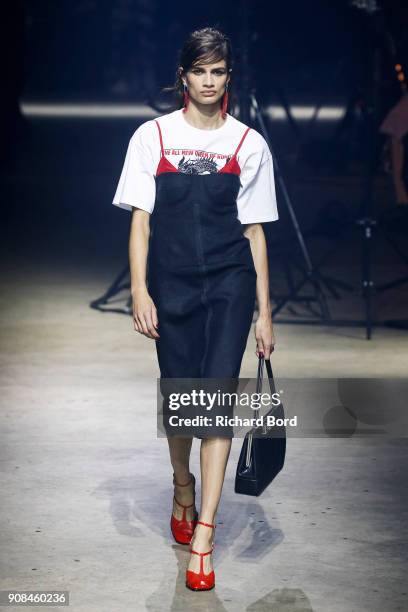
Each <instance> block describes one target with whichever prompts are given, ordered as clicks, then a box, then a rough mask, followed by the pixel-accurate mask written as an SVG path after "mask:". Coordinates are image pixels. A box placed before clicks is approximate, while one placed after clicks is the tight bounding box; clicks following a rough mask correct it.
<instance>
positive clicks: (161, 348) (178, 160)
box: [113, 28, 278, 591]
mask: <svg viewBox="0 0 408 612" xmlns="http://www.w3.org/2000/svg"><path fill="white" fill-rule="evenodd" d="M231 72H232V56H231V44H230V41H229V39H228V38H227V37H226V36H225V35H224V34H223V33H222V32H220V31H219V30H216V29H214V28H204V29H202V30H198V31H195V32H193V33H192V34H191V35H190V36H189V37H188V39H187V40H186V41H185V44H184V45H183V47H182V50H181V53H180V61H179V66H178V69H177V77H176V84H175V87H174V89H175V91H176V94H177V95H178V99H179V104H178V108H177V110H175V111H173V112H170V113H168V114H165V115H162V116H160V117H158V118H157V119H155V120H150V121H146V122H145V123H143V124H142V125H141V126H140V127H139V128H138V129H137V130H136V132H135V133H134V134H133V136H132V138H131V140H130V143H129V147H128V151H127V155H126V159H125V163H124V166H123V170H122V174H121V176H120V180H119V184H118V187H117V191H116V194H115V197H114V200H113V203H114V204H115V205H117V206H119V207H121V208H123V209H125V210H129V211H132V219H131V229H130V237H129V260H130V272H131V292H132V297H133V314H134V328H135V330H136V331H138V332H139V333H141V334H144V335H145V336H146V337H147V338H151V339H152V340H154V341H155V345H156V350H157V357H158V364H159V368H160V375H161V378H207V377H208V378H210V377H213V378H221V377H226V378H238V377H239V373H240V369H241V362H242V358H243V354H244V351H245V348H246V344H247V340H248V334H249V331H250V328H251V323H252V317H253V312H254V306H255V300H256V299H257V301H258V310H259V316H258V319H257V321H256V323H255V338H256V345H257V348H256V353H257V355H259V353H263V354H264V356H265V358H266V359H269V357H270V354H271V351H273V350H274V345H275V338H274V333H273V326H272V319H271V305H270V301H269V275H268V260H267V248H266V241H265V235H264V233H263V228H262V225H261V223H264V222H269V221H275V220H277V219H278V212H277V206H276V196H275V183H274V174H273V162H272V156H271V153H270V150H269V148H268V145H267V143H266V141H265V139H264V138H263V137H262V135H261V134H259V133H258V132H257V131H256V130H254V129H251V128H249V127H248V126H246V125H245V124H243V123H241V122H240V121H238V120H237V119H235V118H234V117H233V116H232V115H230V114H229V113H228V96H229V92H230V89H231ZM194 437H199V436H194ZM167 439H168V444H169V450H170V460H171V465H172V468H173V485H174V498H173V509H172V515H171V521H170V524H171V531H172V534H173V536H174V538H175V539H176V541H177V542H179V543H182V544H190V551H191V555H190V559H189V563H188V567H187V570H186V585H187V586H188V587H189V588H191V589H193V590H197V591H198V590H208V589H211V588H213V586H214V584H215V575H214V569H213V564H212V555H211V553H212V551H213V546H214V536H215V516H216V512H217V508H218V505H219V502H220V497H221V492H222V487H223V483H224V476H225V469H226V466H227V461H228V458H229V454H230V450H231V438H230V437H222V436H217V437H204V438H202V439H201V443H200V444H201V447H200V463H201V507H200V513H199V515H198V513H197V510H196V507H195V478H194V475H193V474H191V472H190V467H189V460H190V451H191V446H192V441H193V436H190V437H184V438H182V437H172V436H167Z"/></svg>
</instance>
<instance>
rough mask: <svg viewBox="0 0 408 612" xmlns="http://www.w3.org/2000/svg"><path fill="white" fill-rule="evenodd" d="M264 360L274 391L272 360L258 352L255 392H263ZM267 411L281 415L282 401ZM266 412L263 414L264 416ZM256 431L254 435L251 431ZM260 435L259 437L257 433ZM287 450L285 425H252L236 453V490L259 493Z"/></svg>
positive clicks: (256, 412)
mask: <svg viewBox="0 0 408 612" xmlns="http://www.w3.org/2000/svg"><path fill="white" fill-rule="evenodd" d="M264 362H265V365H266V370H267V373H268V379H269V386H270V393H271V395H273V394H274V393H275V383H274V380H273V374H272V367H271V362H270V360H268V359H264V357H261V356H259V361H258V374H257V384H256V391H257V393H261V392H262V379H263V366H264ZM266 415H274V416H275V417H276V418H279V419H280V418H284V417H285V413H284V410H283V405H282V402H280V403H279V404H278V405H276V406H272V408H270V409H269V410H268V412H267V413H266ZM266 415H265V416H266ZM254 416H255V417H256V418H258V417H259V416H260V415H259V410H254ZM255 432H256V436H255V435H254V433H255ZM258 436H259V437H258ZM285 454H286V428H285V426H284V425H282V426H276V425H275V426H273V427H269V428H268V427H267V426H266V425H261V426H259V427H254V428H252V429H251V430H250V431H249V432H248V433H247V434H246V435H245V438H244V443H243V445H242V448H241V453H240V455H239V460H238V465H237V471H236V475H235V493H241V494H242V495H254V496H256V497H257V496H258V495H261V493H262V492H263V491H264V490H265V489H266V487H267V486H268V485H269V484H270V483H271V482H272V480H273V479H274V478H275V476H276V475H277V474H278V473H279V472H280V471H281V469H282V468H283V464H284V462H285Z"/></svg>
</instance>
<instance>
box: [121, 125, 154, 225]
mask: <svg viewBox="0 0 408 612" xmlns="http://www.w3.org/2000/svg"><path fill="white" fill-rule="evenodd" d="M149 123H150V122H145V123H144V124H142V125H141V126H140V127H139V128H138V129H137V130H136V132H135V133H134V134H133V136H132V138H131V139H130V141H129V145H128V149H127V152H126V157H125V161H124V164H123V168H122V172H121V175H120V178H119V183H118V186H117V189H116V193H115V196H114V198H113V202H112V204H114V205H115V206H118V207H119V208H123V209H124V210H129V211H131V210H132V208H141V209H142V210H146V211H147V212H149V213H151V212H152V211H153V208H154V202H155V198H156V182H155V178H154V160H153V156H152V153H151V146H149V145H150V142H149V136H150V134H151V126H150V125H148V124H149Z"/></svg>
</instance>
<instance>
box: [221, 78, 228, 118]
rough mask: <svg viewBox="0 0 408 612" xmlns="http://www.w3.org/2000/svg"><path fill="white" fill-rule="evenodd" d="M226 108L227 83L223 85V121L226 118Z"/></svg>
mask: <svg viewBox="0 0 408 612" xmlns="http://www.w3.org/2000/svg"><path fill="white" fill-rule="evenodd" d="M227 108H228V83H226V85H225V93H224V95H223V98H222V106H221V114H222V118H223V119H225V118H226V116H227Z"/></svg>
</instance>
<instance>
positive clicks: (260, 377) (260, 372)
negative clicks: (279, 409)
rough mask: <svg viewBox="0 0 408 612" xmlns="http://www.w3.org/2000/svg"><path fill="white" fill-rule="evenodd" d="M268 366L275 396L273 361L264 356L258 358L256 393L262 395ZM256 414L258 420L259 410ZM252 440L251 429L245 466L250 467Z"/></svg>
mask: <svg viewBox="0 0 408 612" xmlns="http://www.w3.org/2000/svg"><path fill="white" fill-rule="evenodd" d="M264 363H265V366H266V372H267V374H268V380H269V387H270V390H271V395H273V394H274V393H275V381H274V379H273V373H272V366H271V361H270V359H265V357H264V356H263V355H259V356H258V372H257V379H256V392H257V393H260V392H261V389H262V381H263V366H264ZM255 412H256V417H255V418H258V416H259V408H256V410H254V413H255ZM263 433H264V434H266V425H265V424H264V425H263ZM252 439H253V429H251V431H250V432H249V434H248V444H247V452H246V456H245V466H246V467H249V466H250V465H251V449H252Z"/></svg>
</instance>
